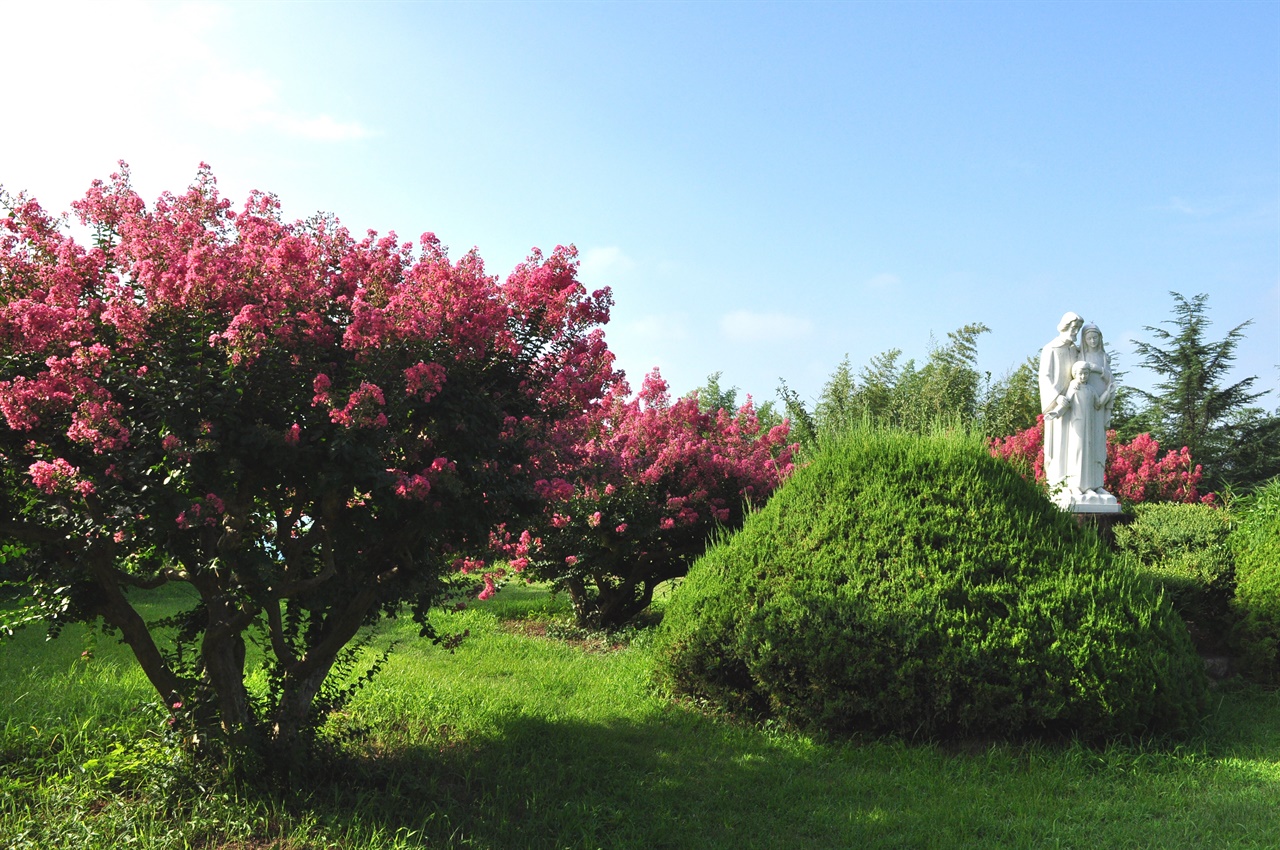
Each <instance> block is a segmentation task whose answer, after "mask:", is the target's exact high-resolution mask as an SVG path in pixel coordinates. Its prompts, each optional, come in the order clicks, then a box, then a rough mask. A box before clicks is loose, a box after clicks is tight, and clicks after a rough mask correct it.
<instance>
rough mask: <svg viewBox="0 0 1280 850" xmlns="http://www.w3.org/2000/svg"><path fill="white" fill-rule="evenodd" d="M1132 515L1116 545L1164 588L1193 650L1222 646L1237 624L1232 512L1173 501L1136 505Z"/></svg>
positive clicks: (1117, 531) (1120, 532)
mask: <svg viewBox="0 0 1280 850" xmlns="http://www.w3.org/2000/svg"><path fill="white" fill-rule="evenodd" d="M1134 511H1135V514H1136V516H1135V517H1134V520H1133V522H1131V523H1129V524H1128V525H1122V526H1119V527H1117V528H1116V532H1115V534H1116V545H1117V547H1118V548H1119V549H1120V551H1121V552H1122V553H1124V555H1125V556H1126V557H1128V558H1132V559H1133V560H1134V562H1136V564H1137V566H1138V569H1139V570H1140V571H1142V572H1143V573H1145V574H1146V575H1147V576H1148V577H1149V578H1151V579H1152V580H1153V581H1154V582H1155V583H1156V584H1157V585H1159V586H1160V587H1161V588H1163V590H1164V592H1165V595H1166V596H1168V597H1169V600H1170V602H1172V603H1173V608H1174V610H1175V611H1177V612H1178V613H1179V614H1180V615H1181V616H1182V618H1183V619H1184V620H1185V621H1186V623H1187V626H1188V628H1189V629H1190V631H1191V634H1192V637H1193V639H1194V640H1195V642H1196V644H1197V645H1198V646H1200V647H1203V648H1205V649H1207V650H1221V649H1223V648H1225V646H1226V644H1227V643H1228V641H1229V636H1230V634H1231V631H1232V628H1233V626H1234V625H1235V620H1236V616H1235V614H1234V613H1233V611H1232V610H1231V597H1232V595H1233V594H1234V591H1235V558H1234V557H1233V556H1232V551H1231V546H1230V545H1229V544H1228V536H1229V534H1230V532H1231V525H1232V524H1231V514H1230V513H1229V512H1228V511H1226V510H1223V509H1221V508H1215V507H1210V506H1209V505H1202V504H1179V503H1176V502H1149V503H1145V504H1139V505H1136V506H1135V507H1134Z"/></svg>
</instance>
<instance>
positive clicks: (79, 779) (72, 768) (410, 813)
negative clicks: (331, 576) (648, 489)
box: [0, 586, 1280, 850]
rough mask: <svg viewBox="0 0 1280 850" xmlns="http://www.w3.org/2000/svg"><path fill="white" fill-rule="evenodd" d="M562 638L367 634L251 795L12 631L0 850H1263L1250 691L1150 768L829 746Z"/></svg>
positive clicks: (102, 661)
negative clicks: (452, 639) (311, 719)
mask: <svg viewBox="0 0 1280 850" xmlns="http://www.w3.org/2000/svg"><path fill="white" fill-rule="evenodd" d="M165 605H166V601H165V600H164V599H163V598H160V599H158V600H157V603H156V606H157V613H159V611H160V610H161V609H163V608H164V607H165ZM571 623H572V618H571V615H570V612H569V611H568V609H567V605H565V604H564V601H563V600H562V599H556V598H554V597H551V596H550V595H548V594H547V592H546V591H545V590H543V589H540V588H526V587H523V586H510V587H508V588H506V589H505V590H503V591H502V592H501V593H500V594H499V595H498V597H497V598H495V599H494V600H493V601H492V602H491V603H489V604H487V605H477V606H473V607H472V608H471V609H469V610H467V611H464V612H461V613H457V614H448V615H444V614H442V615H440V623H439V624H440V626H441V627H442V628H446V629H452V630H462V629H467V630H469V631H470V636H469V638H468V639H467V640H466V641H465V642H464V643H463V644H462V645H461V646H460V647H459V648H458V649H457V651H456V652H454V653H452V654H450V653H448V652H445V651H443V650H441V649H439V648H436V647H432V646H430V645H428V644H426V643H425V642H418V641H417V640H416V638H415V633H414V630H413V627H412V626H410V625H409V624H407V623H406V624H403V625H402V624H396V623H388V624H385V625H384V626H382V627H380V628H378V629H376V630H375V631H374V633H373V634H372V643H371V644H370V647H369V650H368V651H369V652H370V653H373V652H376V651H377V650H378V649H379V648H380V647H383V646H385V645H386V644H387V643H389V642H391V641H397V642H399V646H398V649H397V652H396V653H395V654H394V655H393V656H392V657H391V661H390V662H389V663H388V664H387V667H386V669H385V670H384V671H383V673H382V674H381V675H380V676H379V677H378V678H377V679H376V680H375V681H374V683H373V684H372V685H370V686H369V687H368V688H366V689H365V690H364V691H362V692H361V693H360V694H359V696H358V697H357V698H356V700H355V701H354V702H353V703H352V704H351V705H350V707H349V710H348V712H347V713H346V714H345V715H343V716H340V717H336V718H334V720H333V722H332V724H331V728H332V729H333V730H334V732H335V733H339V732H341V733H344V735H343V738H342V744H341V747H340V750H339V755H338V756H337V759H336V761H334V762H333V763H332V764H331V765H330V767H329V768H327V769H325V770H317V771H314V772H312V773H309V774H306V775H304V776H300V777H295V778H294V779H293V780H292V781H290V782H289V783H287V787H286V786H285V785H282V786H281V787H277V788H274V789H262V788H256V787H246V786H241V785H237V784H236V783H235V782H234V781H232V780H229V779H214V780H207V779H201V778H200V777H199V775H198V774H194V773H193V772H191V771H190V770H189V769H188V768H187V767H186V766H184V765H183V763H182V762H181V759H180V758H178V756H177V753H178V750H177V749H176V748H175V747H174V745H173V742H172V740H171V738H170V737H169V735H168V733H167V729H168V727H167V724H166V722H165V715H164V714H163V712H161V711H159V710H158V709H157V706H156V705H155V701H154V695H153V693H152V692H151V691H150V688H149V686H148V685H147V683H146V682H145V680H144V679H143V677H142V676H141V674H140V673H139V672H138V671H137V669H136V667H135V665H134V664H133V662H132V660H131V659H130V658H129V657H128V654H127V651H126V650H125V649H124V648H123V647H121V646H119V645H118V644H116V643H115V641H114V640H113V639H110V638H105V637H101V636H98V637H94V636H93V633H92V632H89V631H88V630H86V629H84V628H83V627H72V628H68V629H67V630H66V631H65V632H64V634H63V635H62V636H61V637H60V638H59V639H57V640H56V641H52V642H45V640H44V637H43V635H42V634H41V633H40V632H38V631H34V630H28V631H26V632H20V633H19V634H18V635H17V636H16V637H14V638H12V639H9V640H7V641H5V642H4V643H2V644H0V687H2V688H3V694H4V697H3V698H0V846H2V847H6V848H26V847H31V848H54V847H68V848H71V847H75V848H118V847H145V848H188V847H190V848H218V850H264V849H265V848H275V850H301V848H329V847H333V848H339V847H340V848H399V847H406V848H407V847H476V848H525V847H528V848H562V847H564V848H596V847H610V848H612V847H636V848H640V847H644V848H662V847H669V848H682V847H688V848H716V847H732V848H735V850H736V848H749V847H762V848H763V847H778V848H790V847H958V846H967V847H1090V848H1094V847H1197V848H1200V847H1259V848H1261V847H1271V846H1274V840H1275V835H1276V826H1277V820H1276V812H1277V811H1280V695H1277V694H1276V693H1274V692H1267V691H1263V690H1259V689H1256V688H1248V687H1240V688H1233V687H1221V688H1219V689H1218V690H1217V691H1215V693H1214V708H1215V710H1214V712H1213V714H1212V715H1210V717H1209V718H1208V719H1207V720H1206V722H1205V724H1204V726H1203V728H1202V729H1201V730H1200V732H1199V733H1198V734H1197V735H1196V736H1195V737H1194V738H1193V739H1192V740H1190V741H1188V742H1185V743H1183V744H1182V745H1179V746H1177V747H1172V748H1171V747H1167V746H1166V747H1159V746H1155V745H1147V744H1143V743H1141V742H1134V743H1130V744H1113V745H1110V746H1108V747H1106V748H1090V747H1086V746H1084V745H1080V744H1059V745H1047V744H1026V745H1010V744H1001V743H993V742H990V741H972V742H967V743H965V744H962V745H954V746H947V747H942V746H937V745H930V744H904V743H901V742H895V741H884V740H876V739H865V740H854V741H845V742H830V741H823V740H820V739H817V738H814V737H810V736H805V735H800V734H796V733H793V732H788V731H786V730H782V729H779V728H776V727H771V726H760V725H752V724H750V723H747V722H745V721H742V720H740V719H737V718H734V717H730V716H723V715H716V714H714V713H712V712H710V711H708V710H706V709H704V708H702V707H699V706H697V705H693V704H689V703H673V702H672V701H670V700H668V699H666V698H664V696H663V695H661V694H660V693H657V692H656V691H655V690H654V689H653V688H652V686H651V685H650V684H649V683H650V681H651V676H650V669H651V657H650V654H649V646H648V644H649V635H648V632H647V631H646V630H643V629H641V630H637V631H635V632H633V633H632V634H630V635H624V636H623V637H622V639H618V638H605V637H602V636H599V635H592V634H588V633H582V632H579V631H577V630H575V629H574V628H573V627H572V625H571ZM86 652H87V653H88V655H87V656H86V655H83V654H82V653H86Z"/></svg>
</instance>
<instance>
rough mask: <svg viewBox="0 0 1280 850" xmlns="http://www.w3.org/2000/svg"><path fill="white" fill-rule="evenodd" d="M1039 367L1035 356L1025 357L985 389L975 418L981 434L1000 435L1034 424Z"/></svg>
mask: <svg viewBox="0 0 1280 850" xmlns="http://www.w3.org/2000/svg"><path fill="white" fill-rule="evenodd" d="M1039 368H1040V367H1039V363H1038V361H1037V358H1035V357H1028V358H1027V359H1026V360H1024V361H1022V363H1021V364H1019V365H1018V366H1017V367H1016V368H1014V369H1010V370H1009V371H1008V372H1005V373H1004V375H1002V376H1001V377H1000V379H999V380H998V381H996V382H995V383H993V384H991V386H989V387H988V388H987V390H986V392H985V393H984V394H983V396H982V405H981V410H980V411H979V417H978V418H979V420H980V421H981V423H982V431H983V433H985V434H987V435H988V436H992V437H1004V436H1007V435H1009V434H1017V433H1018V432H1019V431H1025V430H1027V429H1028V428H1030V427H1031V426H1032V425H1035V424H1036V417H1037V416H1039V415H1040V378H1039Z"/></svg>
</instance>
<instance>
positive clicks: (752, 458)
mask: <svg viewBox="0 0 1280 850" xmlns="http://www.w3.org/2000/svg"><path fill="white" fill-rule="evenodd" d="M628 394H629V389H628V388H627V387H626V386H625V385H622V384H619V385H615V386H614V387H613V388H612V390H611V391H610V392H609V394H608V395H607V396H606V397H605V399H604V400H603V402H602V403H600V404H599V405H596V406H595V407H593V408H592V409H591V410H590V411H589V413H588V414H587V415H585V416H583V417H582V418H580V419H579V420H576V421H574V422H572V423H568V424H567V425H566V426H565V428H564V429H563V430H562V433H561V434H560V437H561V440H562V450H561V453H560V456H559V465H558V467H557V468H556V469H555V470H554V473H555V474H553V475H549V476H548V477H546V478H544V479H542V480H540V481H538V487H539V492H540V493H541V495H542V496H543V498H544V499H545V500H546V507H545V509H544V512H543V515H542V522H541V524H540V526H539V527H538V528H537V530H536V534H537V536H536V538H535V539H534V545H533V546H532V547H531V548H530V549H529V551H530V552H531V553H532V558H533V563H534V565H535V567H536V573H537V575H539V576H541V577H544V578H549V579H552V580H554V581H555V583H556V584H557V585H558V586H560V587H562V588H564V589H566V590H567V591H568V593H569V595H570V597H571V599H572V600H573V605H574V610H575V611H576V612H577V616H578V619H579V621H580V622H581V623H583V624H584V625H586V624H591V625H600V626H617V625H621V624H622V623H625V622H626V621H627V620H629V619H631V618H632V617H634V616H635V615H636V614H638V613H640V612H641V611H643V610H644V608H645V607H647V606H648V604H649V602H650V601H651V600H652V598H653V591H654V588H655V587H656V586H657V585H658V584H659V583H661V582H663V581H665V580H667V579H671V578H676V577H678V576H681V575H684V573H685V572H686V571H687V570H688V567H689V563H690V562H691V561H692V560H693V558H695V557H697V556H698V555H700V554H701V553H702V551H703V550H704V549H705V547H706V543H707V540H708V538H709V537H711V536H712V535H713V534H714V533H716V531H717V530H718V529H732V528H737V527H738V526H740V525H741V524H742V521H743V518H744V516H745V513H746V510H747V508H748V506H749V505H751V504H756V505H759V504H762V503H763V502H764V500H765V499H766V498H768V496H769V494H770V493H772V492H773V490H774V489H775V488H776V487H777V486H778V484H779V483H781V481H782V480H783V479H784V478H785V477H786V476H787V475H788V474H789V473H790V472H791V469H792V462H791V456H792V453H793V451H794V449H795V446H793V445H789V444H788V443H787V435H788V426H787V424H785V423H783V424H780V425H776V426H774V427H773V428H771V429H768V430H764V429H763V428H762V427H761V426H760V423H759V421H758V419H757V418H756V412H755V408H754V407H753V405H752V403H751V401H750V399H748V400H747V403H746V404H745V405H743V406H742V407H741V408H740V409H739V410H738V411H737V412H736V413H731V412H729V411H727V410H723V409H721V410H715V411H708V412H704V411H701V410H700V409H699V407H698V399H697V397H696V396H694V397H689V398H682V399H678V400H676V401H674V402H673V401H672V400H671V397H670V395H669V393H668V392H667V384H666V382H665V381H663V379H662V377H661V376H660V375H659V374H658V372H657V370H656V369H655V370H654V371H653V372H651V373H650V374H649V375H648V376H647V377H646V378H645V380H644V385H643V386H642V388H641V390H640V392H639V393H638V394H637V395H636V396H635V397H634V398H630V399H629V398H627V396H628ZM538 544H540V547H539V546H538ZM526 557H528V556H526Z"/></svg>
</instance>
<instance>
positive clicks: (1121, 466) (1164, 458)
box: [991, 416, 1214, 504]
mask: <svg viewBox="0 0 1280 850" xmlns="http://www.w3.org/2000/svg"><path fill="white" fill-rule="evenodd" d="M991 453H992V454H993V455H995V456H996V457H1002V458H1005V459H1006V460H1009V461H1011V462H1013V463H1015V464H1017V465H1019V466H1021V467H1022V468H1023V469H1024V470H1025V472H1026V473H1027V474H1028V475H1029V476H1030V477H1033V478H1034V479H1035V480H1036V481H1039V482H1043V481H1044V480H1045V473H1044V417H1043V416H1041V417H1038V418H1037V419H1036V424H1035V425H1033V426H1031V427H1030V428H1028V429H1026V430H1025V431H1021V432H1019V433H1017V434H1012V435H1010V436H1008V437H998V438H996V439H994V440H992V441H991ZM1201 475H1202V469H1201V467H1200V465H1199V464H1196V463H1193V462H1192V459H1191V451H1190V449H1188V448H1187V447H1186V446H1183V447H1182V448H1181V449H1180V450H1178V451H1168V452H1165V453H1164V454H1163V455H1161V454H1160V444H1159V443H1158V442H1157V441H1156V440H1155V439H1154V438H1153V437H1152V436H1151V435H1150V434H1139V435H1138V436H1136V437H1134V438H1133V440H1132V441H1130V442H1128V443H1121V442H1120V441H1119V440H1117V439H1116V432H1115V431H1108V432H1107V466H1106V470H1105V471H1104V474H1103V478H1104V481H1105V483H1106V486H1107V489H1109V490H1110V491H1111V492H1112V493H1114V494H1115V495H1116V497H1117V498H1119V499H1123V500H1125V501H1126V502H1155V501H1159V502H1201V503H1203V504H1211V503H1212V502H1213V501H1214V496H1213V494H1212V493H1205V494H1201V493H1200V492H1199V485H1200V479H1201Z"/></svg>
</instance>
